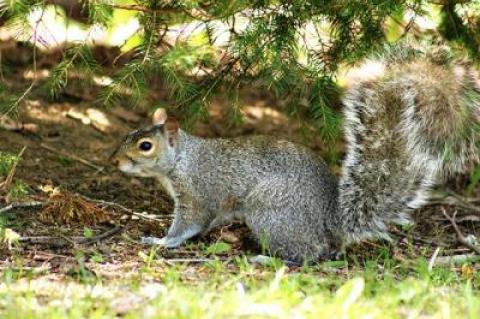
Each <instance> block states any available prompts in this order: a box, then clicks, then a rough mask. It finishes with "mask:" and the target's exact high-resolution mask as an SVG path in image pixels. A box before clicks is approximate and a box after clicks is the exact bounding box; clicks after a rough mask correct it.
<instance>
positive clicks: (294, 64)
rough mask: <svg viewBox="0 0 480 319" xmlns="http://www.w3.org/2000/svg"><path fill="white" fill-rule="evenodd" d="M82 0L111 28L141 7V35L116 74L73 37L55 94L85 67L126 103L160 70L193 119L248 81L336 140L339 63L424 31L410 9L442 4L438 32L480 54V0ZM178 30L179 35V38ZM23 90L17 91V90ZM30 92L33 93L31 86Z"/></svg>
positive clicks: (112, 97)
mask: <svg viewBox="0 0 480 319" xmlns="http://www.w3.org/2000/svg"><path fill="white" fill-rule="evenodd" d="M52 3H55V1H40V0H20V1H3V2H2V3H0V15H2V16H4V17H8V20H9V21H16V23H19V21H23V22H25V19H26V17H27V16H28V15H29V14H30V13H31V12H33V10H38V8H42V7H45V6H47V5H51V4H52ZM82 3H83V12H84V14H85V15H86V16H87V18H88V20H89V23H90V24H91V25H98V26H99V27H101V28H104V29H111V28H115V19H114V16H115V12H118V11H117V10H120V11H129V12H135V14H136V17H137V18H138V21H139V24H140V28H139V30H138V32H136V33H135V34H134V35H132V38H136V39H139V41H137V42H136V43H135V44H133V45H130V47H129V50H130V51H133V54H131V56H132V58H131V59H130V60H129V61H128V62H127V63H125V64H124V65H121V66H119V67H118V68H117V69H116V70H115V72H114V73H113V74H110V73H108V72H106V71H105V70H103V69H102V68H100V67H99V66H98V65H97V64H96V62H95V59H94V57H93V55H92V53H91V49H92V48H91V46H90V45H87V44H86V43H75V44H72V45H70V46H69V47H68V48H67V49H66V50H65V52H64V54H63V59H62V61H61V62H60V63H59V64H58V65H57V66H56V67H55V68H54V69H53V70H51V72H50V76H49V77H48V79H47V81H46V82H45V83H43V84H42V85H44V87H45V88H46V89H47V91H48V92H49V94H50V95H51V96H53V97H55V96H57V95H58V94H59V93H61V92H62V90H63V89H64V88H65V87H66V85H67V84H68V81H69V80H70V79H71V78H72V77H71V75H72V74H79V73H81V74H82V75H83V76H82V77H81V80H82V83H88V81H84V80H86V79H92V78H94V77H95V76H104V75H108V76H109V77H111V83H109V84H108V85H106V86H105V87H104V89H103V90H102V92H101V93H100V95H99V99H98V102H99V103H101V104H103V105H107V106H108V105H112V104H114V103H122V102H123V103H125V104H128V105H129V106H135V105H137V104H139V103H140V102H141V101H146V100H148V98H149V82H150V80H151V79H153V78H160V79H161V80H162V81H163V82H164V83H165V85H166V89H167V90H168V92H169V93H170V97H171V99H172V101H173V103H174V107H176V108H177V109H178V112H179V113H181V114H182V115H183V119H184V121H185V122H186V123H187V124H192V123H194V122H195V121H196V120H197V119H199V118H202V117H203V116H204V115H205V114H206V109H207V108H208V105H209V103H210V101H211V99H212V98H213V97H215V96H216V95H217V94H218V93H219V92H222V94H225V93H226V94H225V95H226V96H228V97H230V98H231V105H232V108H238V105H239V103H238V89H239V88H240V87H241V86H242V85H245V84H248V85H256V86H258V87H260V88H262V89H264V90H269V91H271V92H273V93H274V94H275V95H276V96H278V97H279V98H280V99H281V100H282V101H284V102H285V103H284V105H285V111H286V112H287V113H288V114H289V115H292V116H293V115H295V116H300V117H302V118H304V119H305V120H306V121H308V122H310V124H313V125H314V126H315V127H317V128H318V131H319V132H320V134H322V136H323V137H324V138H325V139H327V140H332V139H335V138H336V137H337V136H338V133H339V132H340V127H341V119H340V117H339V112H338V104H339V103H338V101H339V96H340V91H341V90H340V88H339V87H338V85H337V76H338V73H339V70H341V68H342V67H345V66H347V65H350V64H354V63H356V62H358V61H359V60H361V59H362V58H364V57H365V56H367V55H369V54H371V53H373V52H375V51H377V50H378V49H379V48H383V44H384V43H385V42H387V35H388V34H394V33H396V34H398V33H399V30H398V29H399V28H401V29H402V30H403V32H404V33H408V32H409V31H411V30H414V29H415V30H414V31H415V32H416V33H415V35H416V36H421V34H419V31H418V28H415V26H412V21H413V20H412V21H408V20H407V19H406V18H405V16H406V14H407V13H409V14H410V16H413V17H417V16H422V15H425V16H426V15H428V14H429V11H430V9H431V7H432V6H436V8H437V11H439V12H440V15H439V21H437V23H438V34H439V35H441V36H442V37H443V38H444V39H445V40H448V41H451V42H452V43H455V45H456V46H457V47H463V48H466V49H467V50H469V52H470V53H471V54H472V55H478V50H479V43H480V42H479V41H480V40H479V39H480V36H479V34H480V31H478V30H480V29H479V27H478V26H479V24H478V16H479V15H480V4H479V2H478V1H456V0H441V1H438V2H435V4H432V3H431V2H430V1H425V0H404V1H394V0H370V1H333V0H327V1H317V0H309V1H304V0H290V1H273V0H272V1H269V0H233V1H232V0H218V1H206V0H180V1H168V0H164V1H156V0H137V1H135V2H133V1H126V0H118V1H107V0H85V1H83V2H82ZM392 21H396V22H392ZM402 21H403V25H402ZM193 24H194V25H195V27H192V25H193ZM391 25H393V26H392V28H395V30H394V31H391V32H390V33H389V30H387V27H388V26H391ZM182 28H185V29H187V28H190V29H188V31H186V32H187V33H189V34H187V35H185V34H183V33H182V32H183V31H181V30H182ZM179 30H180V31H179ZM175 32H176V33H177V35H178V36H179V37H178V38H177V39H176V40H175V41H173V42H172V34H175ZM412 32H413V31H412ZM420 33H421V30H420ZM426 33H428V32H426ZM225 34H228V35H227V36H225ZM400 38H401V37H400ZM222 39H223V40H222ZM220 42H221V43H220ZM219 43H220V44H219ZM124 53H128V52H124ZM130 53H132V52H130ZM34 84H35V85H37V83H34ZM233 91H236V92H233ZM24 93H25V92H19V94H18V96H22V95H25V94H24ZM26 93H30V91H28V89H27V92H26ZM23 98H24V97H23ZM3 99H4V98H3ZM4 100H5V99H4ZM125 101H127V102H125ZM152 102H153V101H152ZM3 104H4V103H3ZM7 104H8V105H10V106H13V107H18V106H19V105H20V104H21V103H16V102H15V101H13V102H12V101H11V100H9V102H8V103H7ZM10 109H11V107H10ZM227 113H229V114H232V116H234V117H236V119H235V120H233V121H232V123H233V122H238V119H237V118H238V116H239V114H240V112H238V110H235V109H232V110H228V112H227Z"/></svg>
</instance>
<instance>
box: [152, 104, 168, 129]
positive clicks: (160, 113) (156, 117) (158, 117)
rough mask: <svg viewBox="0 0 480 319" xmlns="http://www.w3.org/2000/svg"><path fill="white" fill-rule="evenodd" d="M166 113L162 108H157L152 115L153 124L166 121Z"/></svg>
mask: <svg viewBox="0 0 480 319" xmlns="http://www.w3.org/2000/svg"><path fill="white" fill-rule="evenodd" d="M167 118H168V115H167V111H165V109H164V108H158V109H156V110H155V112H154V113H153V115H152V123H153V125H162V124H165V122H166V121H167Z"/></svg>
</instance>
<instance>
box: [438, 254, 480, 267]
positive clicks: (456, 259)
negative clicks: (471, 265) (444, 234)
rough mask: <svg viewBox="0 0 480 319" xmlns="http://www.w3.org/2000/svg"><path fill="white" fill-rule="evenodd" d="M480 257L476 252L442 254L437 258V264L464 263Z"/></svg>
mask: <svg viewBox="0 0 480 319" xmlns="http://www.w3.org/2000/svg"><path fill="white" fill-rule="evenodd" d="M479 259H480V256H478V255H475V254H465V255H453V256H442V257H438V258H437V261H436V264H437V265H450V264H463V263H464V262H466V261H475V260H479Z"/></svg>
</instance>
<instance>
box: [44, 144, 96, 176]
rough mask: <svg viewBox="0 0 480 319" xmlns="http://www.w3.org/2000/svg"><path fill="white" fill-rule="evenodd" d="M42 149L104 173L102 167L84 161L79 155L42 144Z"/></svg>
mask: <svg viewBox="0 0 480 319" xmlns="http://www.w3.org/2000/svg"><path fill="white" fill-rule="evenodd" d="M40 147H41V148H44V149H46V150H47V151H50V152H52V153H56V154H60V155H62V156H65V157H68V158H71V159H73V160H75V161H77V162H79V163H82V164H83V165H85V166H88V167H90V168H93V169H96V170H97V171H102V170H103V169H104V168H103V167H102V166H99V165H96V164H93V163H92V162H90V161H87V160H86V159H83V158H81V157H78V156H77V155H74V154H70V153H66V152H64V151H60V150H57V149H55V148H53V147H51V146H50V145H47V144H45V143H40Z"/></svg>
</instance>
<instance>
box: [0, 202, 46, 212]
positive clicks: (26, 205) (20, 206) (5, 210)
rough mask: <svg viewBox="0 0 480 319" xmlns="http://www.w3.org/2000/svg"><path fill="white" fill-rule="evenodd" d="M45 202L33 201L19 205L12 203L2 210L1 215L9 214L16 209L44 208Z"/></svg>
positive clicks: (0, 209)
mask: <svg viewBox="0 0 480 319" xmlns="http://www.w3.org/2000/svg"><path fill="white" fill-rule="evenodd" d="M44 204H45V202H39V201H33V202H24V203H23V202H19V203H10V204H9V205H7V206H5V207H2V208H0V214H2V213H5V212H8V211H9V210H12V209H16V208H26V207H38V206H43V205H44Z"/></svg>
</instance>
